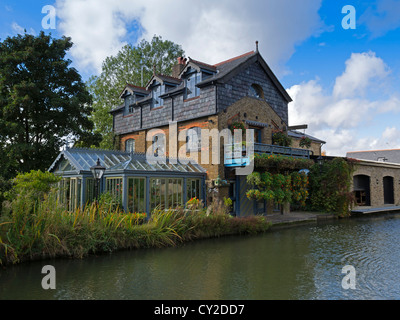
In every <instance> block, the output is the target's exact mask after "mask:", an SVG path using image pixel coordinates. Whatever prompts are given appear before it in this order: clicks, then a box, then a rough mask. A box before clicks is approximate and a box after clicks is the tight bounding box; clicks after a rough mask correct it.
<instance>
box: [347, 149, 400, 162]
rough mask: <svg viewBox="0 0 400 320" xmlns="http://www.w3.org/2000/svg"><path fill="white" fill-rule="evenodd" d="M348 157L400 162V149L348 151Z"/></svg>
mask: <svg viewBox="0 0 400 320" xmlns="http://www.w3.org/2000/svg"><path fill="white" fill-rule="evenodd" d="M346 157H347V158H353V159H359V160H371V161H381V162H390V163H400V149H387V150H370V151H352V152H347V154H346Z"/></svg>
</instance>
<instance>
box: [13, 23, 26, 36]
mask: <svg viewBox="0 0 400 320" xmlns="http://www.w3.org/2000/svg"><path fill="white" fill-rule="evenodd" d="M11 28H12V29H13V31H14V32H15V33H21V34H23V33H25V29H24V28H22V27H21V26H20V25H19V24H18V23H16V22H13V23H12V24H11Z"/></svg>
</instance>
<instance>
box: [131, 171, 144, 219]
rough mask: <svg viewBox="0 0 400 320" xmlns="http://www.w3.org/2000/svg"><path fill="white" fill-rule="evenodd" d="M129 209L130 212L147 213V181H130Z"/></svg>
mask: <svg viewBox="0 0 400 320" xmlns="http://www.w3.org/2000/svg"><path fill="white" fill-rule="evenodd" d="M128 209H129V211H130V212H138V213H144V212H146V179H145V178H129V179H128Z"/></svg>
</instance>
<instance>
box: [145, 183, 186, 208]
mask: <svg viewBox="0 0 400 320" xmlns="http://www.w3.org/2000/svg"><path fill="white" fill-rule="evenodd" d="M182 191H183V180H182V179H172V178H166V179H161V178H153V179H150V210H151V211H153V210H154V209H159V210H164V209H169V208H176V207H177V206H180V205H182V204H183V196H182Z"/></svg>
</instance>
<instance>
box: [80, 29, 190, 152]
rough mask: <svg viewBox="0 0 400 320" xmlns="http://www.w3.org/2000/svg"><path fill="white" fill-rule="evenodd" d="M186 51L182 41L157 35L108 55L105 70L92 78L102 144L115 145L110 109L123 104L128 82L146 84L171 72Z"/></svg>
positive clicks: (96, 116) (92, 92)
mask: <svg viewBox="0 0 400 320" xmlns="http://www.w3.org/2000/svg"><path fill="white" fill-rule="evenodd" d="M183 55H184V51H183V50H182V48H181V46H180V45H177V44H175V43H173V42H171V41H168V40H163V39H162V37H161V36H154V37H153V39H152V40H151V42H148V41H146V40H142V41H141V42H140V43H139V44H138V45H137V46H132V45H129V44H128V45H126V46H124V47H123V48H122V49H121V50H120V51H119V53H118V54H117V55H116V56H111V57H108V58H106V60H105V61H104V62H103V66H102V72H101V74H100V75H99V76H93V77H91V78H90V79H89V81H88V87H89V90H90V92H91V94H92V96H93V100H94V103H93V108H94V112H93V115H92V117H91V119H92V120H93V122H94V124H95V132H96V133H101V134H102V136H103V141H102V142H101V143H100V147H102V148H105V149H113V147H114V145H113V140H114V139H113V132H112V116H111V115H110V113H109V112H110V110H111V109H113V108H114V107H116V106H118V105H121V103H122V101H121V100H120V99H119V95H120V93H121V91H122V89H123V88H124V87H125V85H126V83H131V84H134V85H138V86H146V84H147V82H148V81H149V80H150V79H151V76H152V75H153V67H154V66H155V70H156V73H160V74H167V75H168V74H170V73H171V71H172V66H173V65H174V64H175V63H176V59H177V58H178V57H180V56H183Z"/></svg>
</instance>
